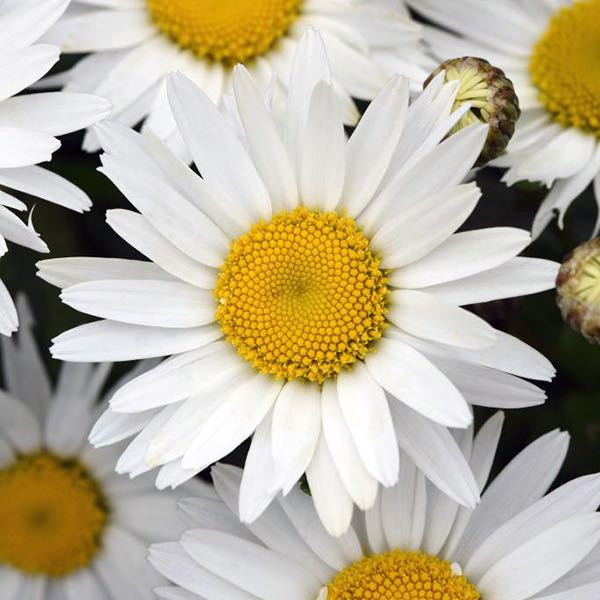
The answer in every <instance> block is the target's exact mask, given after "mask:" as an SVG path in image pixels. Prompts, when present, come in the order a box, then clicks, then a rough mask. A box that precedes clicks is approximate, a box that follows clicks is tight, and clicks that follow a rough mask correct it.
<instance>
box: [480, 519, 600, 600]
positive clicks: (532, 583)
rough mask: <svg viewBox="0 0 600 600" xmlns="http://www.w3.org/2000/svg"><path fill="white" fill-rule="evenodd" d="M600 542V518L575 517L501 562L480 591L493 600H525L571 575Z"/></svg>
mask: <svg viewBox="0 0 600 600" xmlns="http://www.w3.org/2000/svg"><path fill="white" fill-rule="evenodd" d="M599 541H600V515H597V514H594V513H592V514H587V515H580V516H576V517H571V518H570V519H566V520H565V521H562V522H561V523H559V524H558V525H554V526H553V527H551V528H549V529H547V530H546V531H544V532H543V533H540V534H539V535H538V536H536V537H534V538H532V539H530V540H528V541H527V542H525V543H524V544H523V545H521V546H520V547H519V548H517V549H516V550H514V551H513V552H511V553H510V554H509V555H508V556H506V557H505V558H503V559H502V560H500V561H499V562H497V563H496V564H495V565H494V566H493V567H492V568H491V569H489V571H487V572H486V573H485V574H484V575H483V577H482V578H481V579H480V580H479V582H478V584H477V588H478V589H479V590H480V591H481V593H482V594H483V595H484V596H485V597H486V598H489V599H490V600H501V599H503V598H506V597H509V598H511V599H514V600H525V599H526V598H530V597H531V596H533V595H534V594H536V593H537V592H540V591H541V590H543V589H544V588H546V587H548V585H550V584H551V583H553V582H554V581H556V580H557V579H559V578H560V577H562V576H563V575H564V574H565V573H568V572H569V571H570V570H571V569H572V568H573V567H574V566H575V565H577V564H578V563H579V562H581V560H583V559H584V558H585V557H586V556H587V554H589V552H590V551H591V550H592V549H593V548H594V546H596V544H598V542H599Z"/></svg>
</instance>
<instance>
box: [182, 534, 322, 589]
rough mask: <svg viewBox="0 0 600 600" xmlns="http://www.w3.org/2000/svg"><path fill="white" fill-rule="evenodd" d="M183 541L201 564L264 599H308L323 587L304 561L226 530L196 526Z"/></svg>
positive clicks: (189, 552)
mask: <svg viewBox="0 0 600 600" xmlns="http://www.w3.org/2000/svg"><path fill="white" fill-rule="evenodd" d="M181 544H182V546H183V547H184V549H185V550H186V551H187V553H188V554H189V555H190V556H191V557H192V558H193V559H194V560H195V561H196V562H198V563H200V565H202V566H203V567H205V568H206V569H208V570H209V571H211V572H213V573H214V574H215V575H218V576H219V577H222V578H223V579H225V580H226V581H229V582H230V583H232V584H234V585H235V586H237V587H239V588H240V589H242V590H244V591H247V592H249V593H250V594H252V595H254V596H258V597H260V598H264V600H306V598H312V597H313V596H316V594H317V592H318V590H319V588H320V584H319V581H318V580H317V579H316V578H315V577H314V576H313V575H311V574H310V572H309V571H307V570H306V569H305V568H304V567H303V566H302V565H300V564H298V563H295V562H293V561H292V560H290V559H288V558H285V557H284V556H282V555H280V554H276V553H275V552H273V551H271V550H268V549H267V548H264V547H262V546H259V545H257V544H253V543H252V542H248V541H247V540H243V539H240V538H236V537H234V536H231V535H228V534H225V533H221V532H218V531H208V530H201V529H197V530H193V531H189V532H187V533H186V534H184V536H183V538H182V540H181Z"/></svg>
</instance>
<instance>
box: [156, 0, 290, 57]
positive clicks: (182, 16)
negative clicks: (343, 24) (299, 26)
mask: <svg viewBox="0 0 600 600" xmlns="http://www.w3.org/2000/svg"><path fill="white" fill-rule="evenodd" d="M147 3H148V10H149V12H150V15H151V17H152V19H153V21H154V23H155V24H156V26H157V27H158V28H159V29H160V30H161V31H162V32H163V33H164V34H166V35H167V36H168V37H170V38H171V39H172V40H173V41H174V42H175V43H176V44H177V45H178V46H180V47H181V48H184V49H186V50H191V51H192V52H193V53H194V54H195V55H196V56H198V57H199V58H206V59H208V60H213V61H219V62H222V63H224V64H225V65H234V64H236V63H238V62H240V63H243V62H246V61H248V60H251V59H253V58H256V57H257V56H260V55H261V54H264V53H265V52H267V50H269V49H270V48H271V47H272V46H273V45H274V44H275V43H276V42H277V40H279V39H280V38H281V37H283V36H284V35H285V33H286V32H287V30H288V29H289V27H290V26H291V24H292V23H293V22H294V21H295V19H296V18H297V17H298V15H299V11H300V5H301V0H147Z"/></svg>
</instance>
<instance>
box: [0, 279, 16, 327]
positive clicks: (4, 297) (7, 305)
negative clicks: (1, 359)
mask: <svg viewBox="0 0 600 600" xmlns="http://www.w3.org/2000/svg"><path fill="white" fill-rule="evenodd" d="M18 326H19V318H18V316H17V310H16V308H15V305H14V304H13V301H12V298H11V297H10V294H9V293H8V290H7V289H6V286H5V285H4V282H3V281H2V280H0V333H1V334H2V335H11V334H12V333H13V332H15V331H16V330H17V327H18Z"/></svg>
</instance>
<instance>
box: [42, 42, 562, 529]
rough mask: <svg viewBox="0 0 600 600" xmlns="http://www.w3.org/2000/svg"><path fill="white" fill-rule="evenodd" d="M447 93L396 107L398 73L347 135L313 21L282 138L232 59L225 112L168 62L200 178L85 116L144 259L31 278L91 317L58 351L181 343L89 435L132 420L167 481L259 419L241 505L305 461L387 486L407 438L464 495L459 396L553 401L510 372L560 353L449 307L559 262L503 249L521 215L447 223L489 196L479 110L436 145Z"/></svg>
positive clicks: (516, 241) (114, 352)
mask: <svg viewBox="0 0 600 600" xmlns="http://www.w3.org/2000/svg"><path fill="white" fill-rule="evenodd" d="M456 87H457V86H456V85H455V84H447V85H442V77H438V78H437V79H436V80H435V81H434V82H433V83H432V84H431V85H430V86H428V88H427V90H426V91H425V92H424V93H423V95H422V96H420V97H419V98H418V99H417V100H416V101H415V103H414V104H412V105H411V106H410V108H409V105H408V96H409V90H408V84H407V82H406V81H405V80H403V79H401V78H395V79H392V80H391V81H390V82H389V83H388V84H387V86H386V87H385V88H384V90H383V91H382V92H381V94H379V95H378V96H377V98H376V99H375V100H374V102H373V103H372V104H371V106H370V107H369V109H368V111H367V112H366V113H365V116H364V117H363V118H362V120H361V122H360V124H359V126H358V128H357V129H356V130H355V132H354V134H353V135H352V137H351V138H350V140H347V139H346V136H345V134H344V127H343V122H342V116H341V107H340V104H339V102H338V100H337V97H336V95H335V92H334V90H333V87H332V85H331V77H330V73H329V70H328V63H327V56H326V54H325V49H324V46H323V44H322V41H321V39H320V37H319V36H318V34H316V33H315V32H314V31H311V32H308V33H307V34H306V36H305V37H303V39H302V42H301V49H300V51H299V54H298V57H297V59H296V63H295V67H294V71H293V74H292V80H291V87H290V96H289V102H288V104H287V113H286V114H285V115H284V116H281V115H278V117H280V118H279V119H278V121H277V122H283V123H284V124H283V128H282V130H281V131H280V130H279V129H278V126H277V125H276V121H275V120H274V119H273V116H272V115H271V114H270V113H269V110H268V109H267V108H266V106H265V104H264V101H263V97H262V95H261V93H260V91H259V87H258V86H257V85H256V83H255V82H254V81H253V80H252V78H251V77H250V76H249V74H248V72H247V71H246V70H245V69H244V68H243V67H238V68H237V69H236V71H235V73H234V88H235V93H236V96H235V100H236V103H237V107H238V109H239V116H238V117H236V118H235V119H229V120H227V119H225V118H224V117H223V116H222V115H221V113H220V112H219V111H218V109H217V108H216V107H215V105H214V104H213V103H212V102H211V101H210V100H209V98H208V97H207V96H206V95H205V94H204V93H203V92H202V91H201V90H200V89H199V88H198V87H197V86H195V85H194V83H193V82H191V81H190V80H189V79H187V78H186V77H184V76H183V75H180V74H171V75H170V76H169V80H168V91H169V97H170V100H171V106H172V109H173V113H174V115H175V118H176V119H177V122H178V124H179V127H180V130H181V134H182V136H183V137H184V139H185V140H186V143H187V144H188V146H189V149H190V153H191V154H192V155H193V157H194V162H195V164H196V166H197V168H198V170H199V171H200V172H201V173H202V175H203V178H200V177H199V176H198V175H196V174H195V172H194V171H192V170H191V169H190V168H188V167H187V165H185V164H183V163H182V162H180V161H179V160H177V159H176V158H175V157H174V155H173V154H171V153H170V152H169V151H168V150H167V149H166V147H165V146H164V145H162V144H161V143H160V142H158V141H157V140H156V138H154V137H152V136H150V135H146V136H144V135H140V134H138V133H135V132H134V131H132V130H130V129H127V128H124V127H122V126H119V125H115V124H109V123H107V124H101V125H100V126H99V127H98V129H97V131H98V133H99V137H100V140H101V142H102V145H103V148H104V149H105V151H106V153H105V154H104V155H103V156H102V164H103V167H102V171H103V172H104V173H105V174H106V175H107V176H108V177H110V179H111V180H112V181H113V182H114V183H115V184H116V185H117V187H119V189H120V190H121V191H122V192H123V193H124V194H125V195H126V196H127V197H128V198H129V200H130V201H131V203H132V204H133V205H134V206H135V207H136V208H137V209H138V210H139V211H140V212H139V213H138V212H134V211H129V210H112V211H109V212H108V217H107V219H108V223H109V225H110V226H111V227H112V228H113V229H114V230H115V231H116V232H117V233H118V234H119V235H120V236H121V237H122V238H123V239H125V240H126V241H127V242H128V243H130V244H131V245H132V246H133V247H135V248H137V249H138V250H139V251H140V252H142V253H143V254H145V255H146V256H147V257H148V258H150V262H144V261H137V260H133V261H127V260H119V259H111V260H108V259H102V258H66V259H53V260H48V261H42V262H41V263H40V275H41V277H42V278H43V279H45V280H46V281H48V282H50V283H53V284H55V285H57V286H59V287H62V288H63V291H62V294H61V298H62V300H63V302H65V303H66V304H68V305H69V306H71V307H73V308H75V309H77V310H80V311H82V312H85V313H88V314H90V315H94V316H97V317H101V318H102V319H103V320H101V321H97V322H94V323H91V324H86V325H83V326H80V327H78V328H76V329H74V330H71V331H69V332H66V333H64V334H62V335H61V336H59V337H58V338H57V339H56V340H54V342H55V343H54V346H53V350H52V352H53V354H54V356H55V357H57V358H61V359H63V360H67V361H89V360H99V359H100V357H103V360H130V359H139V358H142V357H158V356H166V355H173V356H172V357H171V358H168V359H167V360H166V361H164V362H163V363H162V364H160V365H158V366H157V367H156V368H154V369H153V370H151V371H149V372H148V373H146V374H144V375H142V376H140V377H138V378H136V379H134V380H133V381H131V382H130V383H128V384H127V385H125V386H123V387H122V388H121V389H120V390H119V391H118V392H117V393H116V394H115V395H114V396H113V397H112V399H111V404H110V409H109V410H108V411H107V412H106V414H104V415H103V416H102V418H101V419H100V421H99V422H98V424H97V425H96V427H95V428H94V430H93V432H92V435H91V440H92V442H93V443H94V444H96V445H105V444H107V443H109V442H110V441H111V440H114V439H115V436H118V437H119V439H124V438H126V437H128V436H131V435H132V434H137V436H136V438H135V440H134V441H133V442H132V443H131V445H130V446H129V448H128V449H127V451H126V452H125V453H124V454H123V455H122V457H121V459H120V461H119V463H118V465H117V469H118V470H119V471H120V472H129V473H133V474H135V473H139V472H143V471H145V470H148V469H151V468H153V467H158V466H160V467H161V470H160V472H159V475H158V480H157V484H158V486H159V487H161V488H164V487H166V486H175V485H177V484H179V483H180V482H182V481H185V480H187V479H189V478H190V477H192V476H193V475H194V474H196V473H198V472H199V471H201V470H203V469H205V468H206V467H208V466H209V465H211V464H212V463H213V462H216V461H217V460H219V459H220V458H222V457H224V456H226V455H227V454H228V453H229V452H230V451H231V450H233V449H234V448H236V447H237V446H238V445H239V444H240V443H241V442H242V441H243V440H245V439H246V438H248V437H249V436H251V435H252V434H253V433H254V438H253V441H252V446H251V448H250V453H249V456H248V459H247V462H246V467H247V468H246V475H245V484H244V486H243V492H242V504H243V506H242V511H241V514H242V518H243V519H244V520H245V521H251V520H253V519H255V518H256V517H257V516H258V515H259V514H260V513H261V512H262V510H263V509H264V508H265V506H267V505H268V504H269V502H270V501H271V500H272V499H273V498H274V496H275V495H276V494H277V493H278V492H279V491H282V492H283V493H284V494H285V493H287V492H289V491H290V489H291V488H292V487H293V485H294V484H295V483H296V481H297V480H298V479H299V478H300V477H301V475H302V474H303V473H304V472H305V471H307V470H308V473H309V477H312V476H313V475H315V474H316V473H318V474H319V475H318V478H319V479H321V478H322V477H325V479H327V478H329V477H337V476H339V477H340V479H341V480H342V481H343V482H344V489H345V490H346V496H345V498H344V500H348V501H350V503H351V501H352V500H354V501H355V502H356V503H357V504H358V505H359V506H360V507H362V508H368V507H369V506H371V505H372V504H373V502H374V501H375V496H376V494H377V487H378V485H377V484H378V482H379V483H381V484H383V485H384V486H391V485H394V484H395V483H396V482H397V480H398V473H399V452H398V444H400V446H401V447H402V448H403V449H404V450H405V451H406V452H407V453H408V454H409V455H411V456H412V457H413V459H414V460H415V462H416V463H417V464H418V465H419V467H420V468H421V469H422V470H423V471H424V472H425V473H426V474H427V476H428V477H429V478H430V479H431V481H433V482H434V483H435V484H436V485H438V486H439V487H440V488H442V489H443V490H444V491H446V492H447V493H448V494H450V495H451V496H452V497H453V498H454V499H456V500H457V501H458V502H462V503H464V504H466V505H473V504H475V503H476V502H477V500H478V499H479V493H478V491H477V488H476V485H475V481H474V479H473V475H472V474H471V471H470V470H469V468H468V465H467V464H466V462H465V460H464V458H463V456H462V455H461V454H460V452H459V450H458V447H457V446H456V443H455V442H454V439H453V438H452V436H451V435H450V432H449V431H448V427H458V428H464V427H467V426H468V425H469V424H470V422H471V420H472V416H471V408H470V407H471V405H473V404H476V405H477V404H479V405H486V406H489V405H492V406H503V407H525V406H532V405H536V404H539V403H541V402H543V401H544V397H545V396H544V393H543V392H542V391H541V390H540V389H539V388H537V387H536V386H534V385H532V384H531V383H529V382H526V381H522V380H521V379H519V378H518V377H515V375H520V376H524V377H528V378H533V379H550V378H552V376H553V369H552V367H551V365H550V364H549V363H548V362H547V361H546V360H545V359H544V358H543V357H541V356H540V355H539V354H538V353H537V352H535V351H534V350H533V349H531V348H529V347H528V346H526V345H525V344H523V343H522V342H520V341H518V340H516V339H514V338H513V337H511V336H508V335H506V334H504V333H502V332H499V331H496V330H495V329H493V328H492V327H491V326H490V325H488V324H487V323H486V322H485V321H483V320H482V319H480V318H479V317H477V316H475V315H474V314H472V313H471V312H468V311H466V310H464V309H463V308H461V306H462V305H465V304H471V303H474V302H484V301H487V300H492V299H496V298H504V297H508V296H517V295H521V294H528V293H533V292H537V291H539V290H543V289H547V288H550V287H553V285H554V279H555V277H556V273H557V270H558V265H556V264H555V263H552V262H549V261H544V260H539V259H532V258H519V257H517V258H515V256H516V255H517V254H518V253H519V252H520V251H521V250H522V249H523V248H525V247H526V246H527V244H528V243H529V234H528V233H526V232H524V231H520V230H516V229H510V228H492V229H487V230H478V231H469V232H463V233H457V234H455V233H454V232H455V231H456V229H457V228H458V227H460V225H461V224H462V223H463V222H464V221H465V219H466V218H467V216H468V215H469V214H470V213H471V211H472V210H473V208H474V207H475V205H476V203H477V200H478V198H479V195H480V192H479V189H478V188H477V186H476V185H475V184H474V183H467V184H463V183H461V182H462V181H463V179H464V177H465V176H466V175H467V173H468V172H469V170H470V169H471V166H472V165H473V163H474V161H475V159H476V158H477V156H478V155H479V153H480V152H481V148H482V145H483V143H484V140H485V138H486V136H487V127H486V126H484V125H479V124H476V125H474V126H472V127H469V128H466V129H463V130H462V131H460V132H459V133H457V134H455V135H452V136H451V137H450V138H448V139H446V140H445V141H443V142H442V143H439V142H440V141H441V140H443V139H444V138H445V136H446V134H447V132H448V131H449V130H451V129H452V128H453V126H454V125H455V124H456V122H457V121H458V120H459V119H460V118H461V117H462V114H463V113H464V111H456V112H454V113H451V107H452V105H453V103H454V95H455V93H456ZM231 122H233V123H237V129H234V128H233V127H231ZM236 132H237V133H239V135H241V136H243V137H242V138H241V139H240V137H238V136H237V135H236ZM490 390H492V391H490ZM315 476H317V475H315ZM345 525H348V522H346V523H345ZM328 527H330V528H331V530H332V531H335V532H337V533H339V532H340V531H343V526H342V527H340V524H339V523H328Z"/></svg>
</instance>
